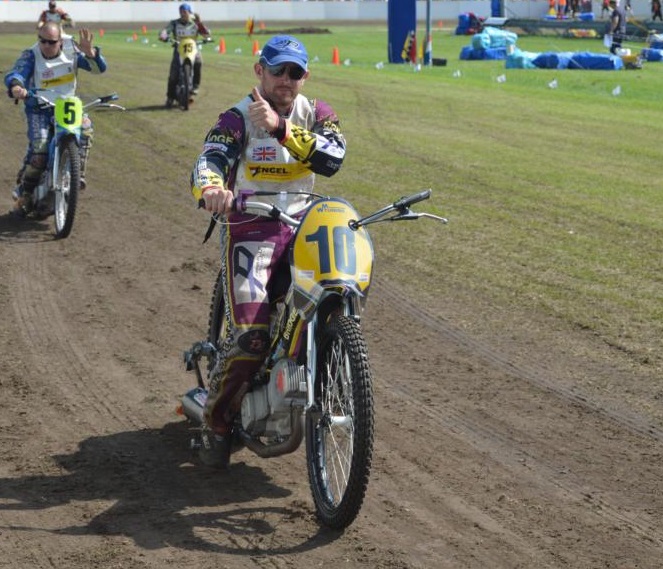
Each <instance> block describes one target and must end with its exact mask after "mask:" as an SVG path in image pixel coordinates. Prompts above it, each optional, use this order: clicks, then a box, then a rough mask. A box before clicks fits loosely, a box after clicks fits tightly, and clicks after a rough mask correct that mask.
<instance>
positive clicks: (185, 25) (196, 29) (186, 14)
mask: <svg viewBox="0 0 663 569" xmlns="http://www.w3.org/2000/svg"><path fill="white" fill-rule="evenodd" d="M199 35H200V36H203V37H204V38H205V39H206V40H209V39H210V31H209V30H208V29H207V27H206V26H205V24H203V22H202V21H201V19H200V16H198V14H194V13H193V11H192V9H191V6H190V5H189V4H186V3H185V4H181V5H180V17H179V18H178V19H177V20H171V21H170V22H169V23H168V25H167V26H166V27H165V28H164V29H163V30H161V32H160V33H159V39H160V40H161V41H164V42H166V41H168V40H169V39H170V37H171V36H172V37H173V39H175V40H178V41H179V40H180V39H182V38H194V39H195V38H197V37H198V36H199ZM202 67H203V58H202V55H201V53H200V50H198V52H197V53H196V59H195V61H194V62H193V91H192V94H194V95H196V94H197V93H198V89H199V88H200V78H201V73H202ZM179 70H180V57H179V53H178V52H177V46H175V47H174V48H173V58H172V59H171V61H170V71H169V73H168V91H167V93H166V107H168V108H170V107H172V106H173V104H174V102H175V88H176V86H177V78H178V75H179Z"/></svg>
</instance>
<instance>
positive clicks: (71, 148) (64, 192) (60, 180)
mask: <svg viewBox="0 0 663 569" xmlns="http://www.w3.org/2000/svg"><path fill="white" fill-rule="evenodd" d="M57 152H58V153H59V154H60V160H59V165H58V171H57V172H56V173H55V180H54V182H55V183H54V188H53V190H54V191H55V203H54V209H55V211H54V216H55V238H56V239H64V238H65V237H67V236H69V234H70V233H71V228H72V227H73V225H74V217H75V216H76V206H77V205H78V192H79V189H80V185H81V157H80V152H79V150H78V145H77V144H76V141H75V140H74V139H73V138H65V139H63V140H61V141H60V143H59V145H58V149H57Z"/></svg>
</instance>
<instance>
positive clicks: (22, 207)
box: [10, 184, 34, 217]
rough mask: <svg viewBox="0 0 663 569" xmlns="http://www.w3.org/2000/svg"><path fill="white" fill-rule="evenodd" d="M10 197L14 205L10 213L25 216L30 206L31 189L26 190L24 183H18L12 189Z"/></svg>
mask: <svg viewBox="0 0 663 569" xmlns="http://www.w3.org/2000/svg"><path fill="white" fill-rule="evenodd" d="M33 190H34V188H33ZM12 199H13V200H14V207H13V208H12V210H11V211H10V213H11V214H12V215H13V216H16V217H25V216H26V214H27V213H28V211H29V210H30V209H31V206H32V190H31V191H30V192H28V191H26V189H25V186H24V184H19V185H18V186H16V187H15V188H14V190H13V191H12Z"/></svg>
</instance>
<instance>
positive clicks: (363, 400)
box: [306, 316, 374, 529]
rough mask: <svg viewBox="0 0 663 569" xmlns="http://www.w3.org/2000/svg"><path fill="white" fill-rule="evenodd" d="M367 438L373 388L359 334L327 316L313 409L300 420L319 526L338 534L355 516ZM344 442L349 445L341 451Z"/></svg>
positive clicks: (367, 457)
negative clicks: (304, 433)
mask: <svg viewBox="0 0 663 569" xmlns="http://www.w3.org/2000/svg"><path fill="white" fill-rule="evenodd" d="M343 417H344V418H345V419H343ZM333 419H337V422H340V423H341V424H340V426H339V425H338V424H337V425H334V424H333ZM343 421H345V423H343ZM373 434H374V415H373V386H372V378H371V371H370V366H369V361H368V351H367V348H366V343H365V340H364V337H363V334H362V332H361V328H360V327H359V325H358V324H357V323H356V322H355V321H354V320H352V319H350V318H348V317H346V316H333V317H332V318H331V320H330V321H329V323H328V324H327V326H326V328H325V330H324V331H323V332H322V334H321V337H320V340H319V345H318V362H317V373H316V378H315V403H314V406H313V409H311V410H309V412H307V416H306V458H307V465H308V476H309V484H310V486H311V491H312V493H313V501H314V502H315V506H316V513H317V516H318V519H319V520H320V521H321V522H322V523H323V524H324V525H326V526H328V527H331V528H334V529H343V528H345V527H347V526H349V525H350V524H351V523H352V522H353V521H354V520H355V518H356V517H357V515H358V514H359V510H360V509H361V505H362V503H363V501H364V497H365V495H366V488H367V486H368V478H369V475H370V470H371V461H372V455H373ZM344 436H345V437H347V438H348V439H349V440H348V441H346V445H345V446H344V447H342V445H340V444H339V443H340V442H342V441H341V439H342V438H343V437H344Z"/></svg>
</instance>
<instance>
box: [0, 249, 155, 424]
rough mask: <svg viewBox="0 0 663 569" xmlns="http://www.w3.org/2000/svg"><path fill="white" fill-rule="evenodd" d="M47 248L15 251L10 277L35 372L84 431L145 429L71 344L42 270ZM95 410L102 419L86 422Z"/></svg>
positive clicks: (81, 350) (54, 294)
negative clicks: (53, 389)
mask: <svg viewBox="0 0 663 569" xmlns="http://www.w3.org/2000/svg"><path fill="white" fill-rule="evenodd" d="M47 247H48V244H38V245H35V246H34V247H16V250H17V253H18V254H19V255H20V257H21V258H20V262H19V265H20V267H21V270H20V271H16V274H15V275H14V279H15V282H14V286H13V287H12V291H13V293H12V294H13V296H14V302H13V306H14V311H15V315H16V321H17V324H18V326H19V328H20V330H21V334H22V336H23V337H24V340H25V342H26V344H27V346H28V350H27V351H28V353H29V354H30V357H31V359H32V361H33V363H34V364H35V366H36V368H37V370H38V372H39V373H40V374H41V375H42V377H44V378H49V377H50V378H51V379H50V380H48V385H49V386H57V388H58V389H59V390H61V392H62V394H63V395H64V396H65V399H66V401H67V405H68V407H69V408H70V410H69V411H68V413H71V416H72V417H76V418H77V419H84V420H85V421H86V423H87V426H88V427H89V428H90V429H92V430H94V432H96V434H100V433H99V432H98V430H97V427H96V425H98V424H102V425H106V428H108V427H110V426H111V425H109V424H108V423H109V422H110V423H112V425H115V427H116V428H137V427H143V426H144V425H143V424H142V423H140V422H136V421H134V420H133V418H132V417H131V416H128V414H126V413H121V412H119V411H118V409H120V408H121V407H119V406H118V405H117V400H116V395H115V394H113V393H112V391H111V390H110V389H108V387H107V385H105V384H104V382H102V381H99V380H98V372H97V371H95V369H94V366H93V365H92V364H91V362H90V361H89V359H88V357H87V356H86V354H85V348H84V347H83V346H81V345H80V344H79V343H77V342H76V341H75V340H74V335H73V334H72V333H71V330H70V329H69V328H68V326H67V323H66V322H65V319H64V318H63V316H62V313H61V311H60V309H59V306H58V302H59V301H62V298H61V297H59V296H58V292H57V290H54V289H53V288H52V287H51V286H49V285H50V283H52V282H53V279H52V278H51V276H50V275H49V273H48V269H47V266H46V263H47V259H46V255H47V251H46V249H47ZM90 410H93V411H94V412H95V413H96V414H97V415H98V416H99V417H102V418H103V419H104V420H103V421H101V422H99V421H97V420H96V419H95V418H93V417H90Z"/></svg>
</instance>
